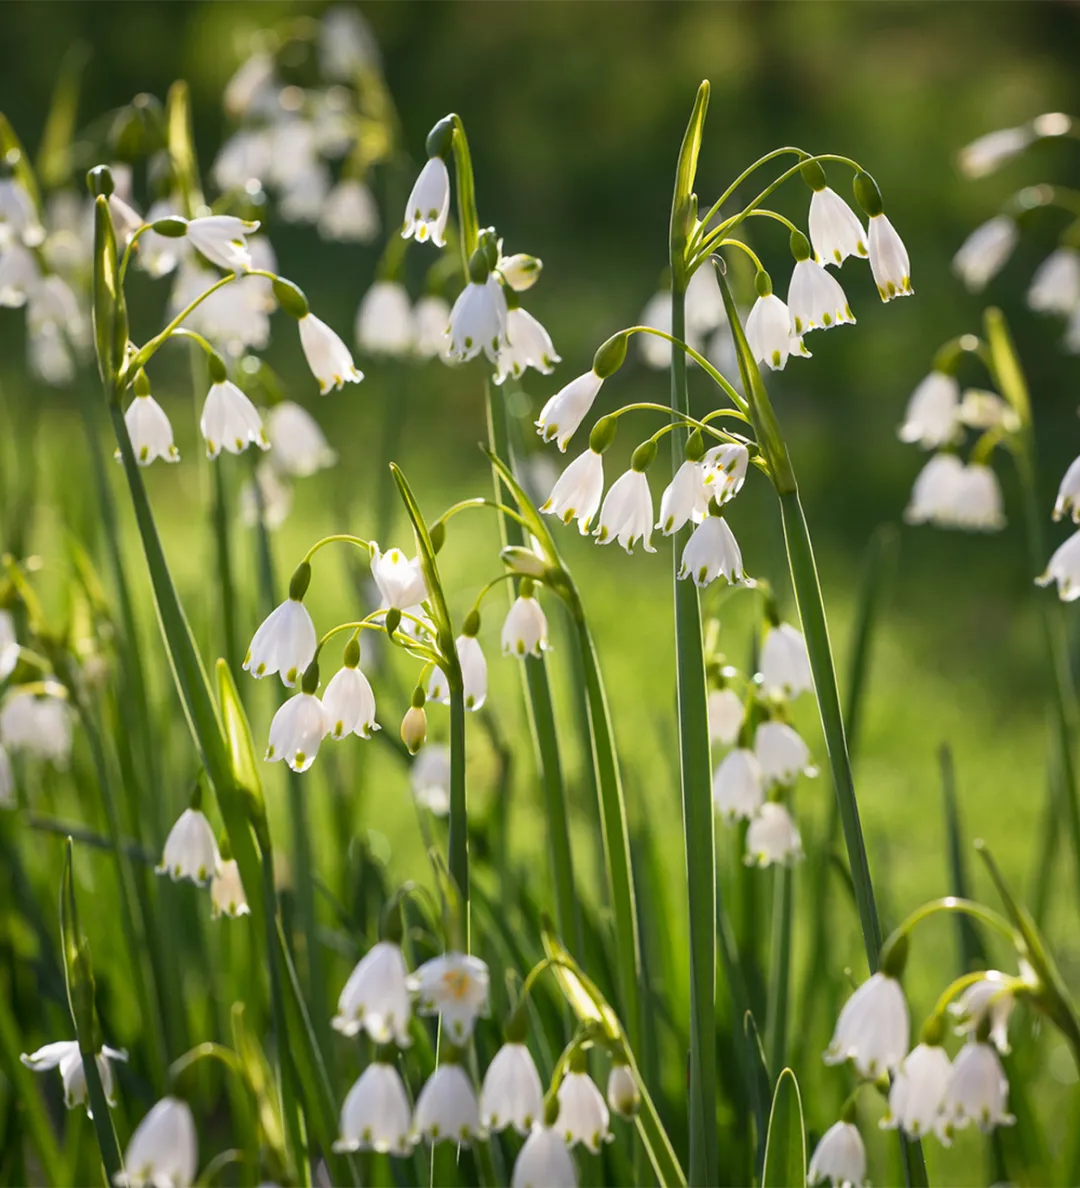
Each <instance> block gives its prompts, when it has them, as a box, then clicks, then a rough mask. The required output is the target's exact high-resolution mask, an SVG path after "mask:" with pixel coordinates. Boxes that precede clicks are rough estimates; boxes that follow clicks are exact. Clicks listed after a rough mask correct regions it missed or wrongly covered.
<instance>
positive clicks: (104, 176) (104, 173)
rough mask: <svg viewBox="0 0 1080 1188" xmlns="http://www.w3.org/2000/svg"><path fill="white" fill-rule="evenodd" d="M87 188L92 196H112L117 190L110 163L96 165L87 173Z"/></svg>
mask: <svg viewBox="0 0 1080 1188" xmlns="http://www.w3.org/2000/svg"><path fill="white" fill-rule="evenodd" d="M86 188H87V189H88V190H89V191H90V196H91V197H92V198H99V197H101V198H111V197H112V196H113V193H114V192H115V191H116V182H115V181H114V180H113V175H112V170H111V169H110V168H109V167H108V165H95V166H94V168H93V169H91V170H90V172H89V173H87V175H86Z"/></svg>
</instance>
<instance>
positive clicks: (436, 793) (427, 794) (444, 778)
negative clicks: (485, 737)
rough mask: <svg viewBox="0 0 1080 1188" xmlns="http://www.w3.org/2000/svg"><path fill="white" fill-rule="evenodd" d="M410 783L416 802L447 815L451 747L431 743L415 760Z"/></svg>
mask: <svg viewBox="0 0 1080 1188" xmlns="http://www.w3.org/2000/svg"><path fill="white" fill-rule="evenodd" d="M409 783H410V785H411V786H412V794H413V796H414V797H415V798H416V802H417V804H419V805H422V806H423V807H424V808H426V809H428V810H429V811H430V812H433V813H434V814H435V815H436V816H439V817H445V816H446V814H447V813H448V812H449V811H450V748H449V747H448V746H446V745H445V744H444V743H430V744H429V745H428V746H426V747H424V749H423V750H422V751H421V752H420V754H419V755H417V756H416V758H415V759H414V760H413V763H412V767H410V768H409Z"/></svg>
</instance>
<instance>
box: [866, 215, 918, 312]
mask: <svg viewBox="0 0 1080 1188" xmlns="http://www.w3.org/2000/svg"><path fill="white" fill-rule="evenodd" d="M867 239H868V240H869V242H870V271H871V273H873V276H874V283H875V284H876V285H877V291H878V295H879V296H880V297H881V300H882V301H891V300H892V299H893V298H894V297H910V296H911V294H912V293H914V292H915V290H914V289H913V288H912V287H911V261H910V260H909V259H908V253H907V248H906V247H904V241H903V240H902V239H901V238H900V236H899V235H898V234H897V233H896V228H895V227H894V226H893V225H892V223H890V222H889V220H888V218H887V217H886V216H885V215H883V214H876V215H873V216H872V217H871V219H870V225H869V227H868V229H867Z"/></svg>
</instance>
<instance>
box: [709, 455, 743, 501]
mask: <svg viewBox="0 0 1080 1188" xmlns="http://www.w3.org/2000/svg"><path fill="white" fill-rule="evenodd" d="M701 464H702V466H703V467H704V468H705V491H706V494H707V495H708V496H709V498H710V499H715V500H716V502H717V503H720V504H724V503H727V501H728V500H729V499H734V498H735V496H736V495H738V493H739V492H740V491H741V490H742V487H743V483H744V482H745V481H746V468H747V467H748V466H749V465H750V451H749V450H748V449H747V448H746V446H744V445H742V444H741V443H740V442H734V441H725V442H722V443H721V444H720V445H716V446H712V447H710V448H709V449H707V450H706V451H705V456H704V457H703V458H702V459H701Z"/></svg>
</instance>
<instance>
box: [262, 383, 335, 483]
mask: <svg viewBox="0 0 1080 1188" xmlns="http://www.w3.org/2000/svg"><path fill="white" fill-rule="evenodd" d="M266 435H267V437H269V439H270V446H271V449H272V450H273V460H274V465H275V466H276V467H277V468H278V469H279V470H281V471H283V472H284V473H285V474H290V475H292V476H293V477H294V478H306V477H307V476H308V475H312V474H315V472H316V471H319V470H324V469H326V467H328V466H333V465H334V463H335V462H337V458H338V456H337V453H336V451H334V450H332V449H331V448H330V443H329V442H328V441H327V440H326V436H325V434H324V433H323V431H322V430H321V429H320V428H319V425H318V422H317V421H316V420H315V418H314V417H312V415H311V414H310V413H309V412H308V411H307V410H306V409H304V408H301V407H300V405H299V404H294V403H293V402H292V401H291V400H283V401H282V402H281V403H280V404H275V405H274V406H273V408H271V409H270V411H269V412H268V413H267V414H266Z"/></svg>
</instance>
